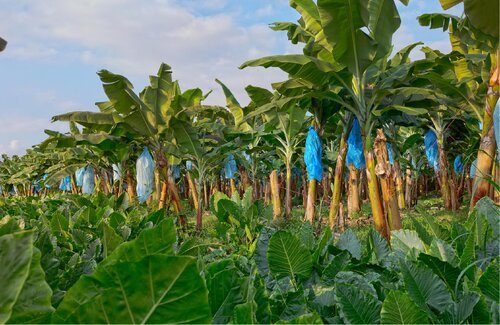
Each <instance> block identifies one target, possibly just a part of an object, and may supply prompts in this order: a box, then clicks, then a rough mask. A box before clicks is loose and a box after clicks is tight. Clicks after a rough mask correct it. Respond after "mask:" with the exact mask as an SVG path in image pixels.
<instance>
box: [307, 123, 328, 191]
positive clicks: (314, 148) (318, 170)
mask: <svg viewBox="0 0 500 325" xmlns="http://www.w3.org/2000/svg"><path fill="white" fill-rule="evenodd" d="M322 155H323V148H322V146H321V139H320V138H319V136H318V133H316V130H315V129H314V128H313V127H312V126H311V127H309V132H308V134H307V138H306V150H305V153H304V162H305V164H306V167H307V179H308V180H309V181H311V180H312V179H315V180H317V181H318V182H321V179H322V178H323V164H322V162H321V157H322Z"/></svg>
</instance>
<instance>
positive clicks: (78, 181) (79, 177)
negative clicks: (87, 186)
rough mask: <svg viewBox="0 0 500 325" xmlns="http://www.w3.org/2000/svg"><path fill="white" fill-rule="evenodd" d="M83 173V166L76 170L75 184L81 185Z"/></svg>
mask: <svg viewBox="0 0 500 325" xmlns="http://www.w3.org/2000/svg"><path fill="white" fill-rule="evenodd" d="M83 174H85V167H82V168H80V169H78V170H77V171H76V173H75V178H76V186H80V187H81V186H83Z"/></svg>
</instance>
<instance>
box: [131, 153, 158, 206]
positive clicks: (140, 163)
mask: <svg viewBox="0 0 500 325" xmlns="http://www.w3.org/2000/svg"><path fill="white" fill-rule="evenodd" d="M135 169H136V180H137V186H136V190H137V198H138V199H139V203H143V202H146V200H147V199H148V198H149V196H150V195H151V193H152V192H153V186H154V169H155V164H154V161H153V157H151V154H150V153H149V150H148V148H147V147H144V150H143V151H142V154H141V155H140V156H139V158H137V163H136V165H135Z"/></svg>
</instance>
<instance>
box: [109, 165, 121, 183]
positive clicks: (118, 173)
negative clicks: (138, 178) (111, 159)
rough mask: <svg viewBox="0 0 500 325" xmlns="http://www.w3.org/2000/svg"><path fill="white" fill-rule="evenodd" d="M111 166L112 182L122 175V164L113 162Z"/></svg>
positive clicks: (119, 178) (119, 179) (118, 179)
mask: <svg viewBox="0 0 500 325" xmlns="http://www.w3.org/2000/svg"><path fill="white" fill-rule="evenodd" d="M111 168H113V183H116V182H118V181H121V179H122V177H123V176H122V175H123V171H122V164H113V165H112V166H111Z"/></svg>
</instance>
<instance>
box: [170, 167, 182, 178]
mask: <svg viewBox="0 0 500 325" xmlns="http://www.w3.org/2000/svg"><path fill="white" fill-rule="evenodd" d="M170 169H171V170H172V176H173V177H174V179H179V178H181V168H180V167H179V165H172V166H170Z"/></svg>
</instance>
